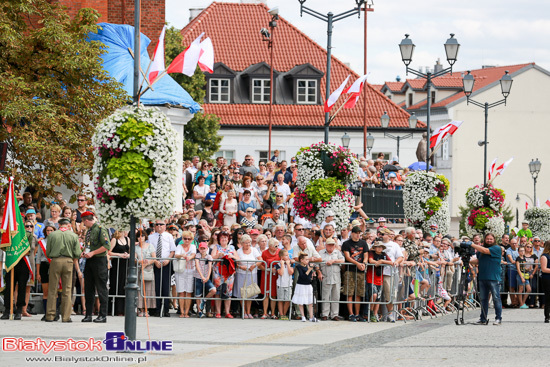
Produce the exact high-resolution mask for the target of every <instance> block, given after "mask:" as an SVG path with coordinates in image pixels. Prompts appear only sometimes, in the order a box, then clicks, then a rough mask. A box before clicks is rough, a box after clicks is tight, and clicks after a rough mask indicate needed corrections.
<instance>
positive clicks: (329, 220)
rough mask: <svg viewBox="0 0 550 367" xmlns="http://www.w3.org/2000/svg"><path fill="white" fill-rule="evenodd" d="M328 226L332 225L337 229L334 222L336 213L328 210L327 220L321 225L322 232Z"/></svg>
mask: <svg viewBox="0 0 550 367" xmlns="http://www.w3.org/2000/svg"><path fill="white" fill-rule="evenodd" d="M327 224H330V225H332V228H336V222H335V221H334V212H333V211H332V210H327V211H326V213H325V220H324V221H323V223H321V230H323V229H324V228H325V226H326V225H327Z"/></svg>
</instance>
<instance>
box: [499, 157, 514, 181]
mask: <svg viewBox="0 0 550 367" xmlns="http://www.w3.org/2000/svg"><path fill="white" fill-rule="evenodd" d="M513 160H514V157H512V158H510V159H508V160H507V161H506V162H504V163H502V164H501V165H500V166H498V167H497V168H496V174H495V177H497V176H498V175H502V174H503V173H504V171H506V168H508V166H509V165H510V163H512V161H513Z"/></svg>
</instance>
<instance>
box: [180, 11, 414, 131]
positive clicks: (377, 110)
mask: <svg viewBox="0 0 550 367" xmlns="http://www.w3.org/2000/svg"><path fill="white" fill-rule="evenodd" d="M267 10H268V7H267V6H266V5H264V4H241V3H220V2H213V3H212V4H211V5H210V6H208V7H207V8H206V9H204V10H203V11H202V12H201V13H200V14H199V15H198V16H197V17H196V18H195V19H193V20H192V21H191V22H190V23H189V24H188V25H187V26H186V27H185V28H183V29H182V31H181V34H182V36H183V45H188V44H189V43H190V42H192V41H193V40H194V39H195V38H196V37H198V36H199V34H200V33H201V32H206V36H208V37H210V38H211V39H212V43H213V45H214V54H215V61H216V62H223V63H224V64H225V65H227V66H228V67H229V68H231V69H233V70H235V71H242V70H244V69H246V68H247V67H249V66H250V65H254V64H257V63H259V62H262V61H265V62H267V63H269V60H270V57H269V50H268V47H267V43H266V42H263V41H262V36H261V35H260V29H261V28H264V27H267V26H268V24H269V21H270V20H271V16H270V15H269V14H268V13H267ZM237 20H238V21H237ZM273 39H274V67H275V70H277V71H279V72H286V71H288V70H290V69H292V68H293V67H295V66H296V65H302V64H306V63H310V64H311V65H313V66H314V67H316V68H317V69H319V70H321V71H322V72H323V73H326V59H327V54H326V50H325V49H323V48H322V47H321V46H319V45H318V44H317V43H315V42H314V41H313V40H312V39H311V38H309V37H308V36H306V35H305V34H304V33H303V32H302V31H300V30H299V29H298V28H296V27H295V26H293V25H292V24H290V23H289V22H288V21H286V20H285V19H284V18H283V17H280V19H279V20H278V22H277V27H276V28H275V31H274V37H273ZM348 74H352V78H351V81H350V82H348V85H351V83H352V82H353V81H354V79H355V78H357V77H358V75H357V74H356V73H355V72H353V70H351V69H350V68H349V67H347V66H346V65H345V64H344V63H342V62H341V61H340V60H338V59H337V58H336V57H334V56H332V69H331V87H332V88H331V89H332V90H334V89H336V88H337V87H338V85H339V84H340V83H341V82H342V81H343V80H344V79H345V78H346V76H347V75H348ZM320 90H321V93H322V96H323V99H324V97H325V96H324V91H325V78H323V79H321V86H320ZM363 93H366V99H367V109H368V110H367V126H368V127H380V116H382V115H383V114H384V111H387V112H388V114H389V115H390V117H391V122H390V126H392V127H403V128H406V127H408V118H409V114H408V113H407V112H406V111H405V110H403V109H402V108H400V107H399V106H397V105H396V104H395V103H393V102H392V101H391V100H390V99H388V98H387V97H386V96H384V95H383V94H382V93H380V91H379V89H378V88H374V87H373V86H371V85H370V84H368V83H366V84H365V87H364V88H363ZM344 101H345V98H344V96H342V97H341V99H340V100H339V101H338V103H337V105H336V106H335V107H334V109H333V111H336V109H337V108H338V107H339V106H340V104H342V103H344ZM363 105H364V95H361V97H360V98H359V101H358V102H357V105H356V106H355V108H353V109H351V110H347V109H342V110H341V112H340V113H339V114H338V116H337V117H336V118H335V119H334V121H333V122H332V123H331V126H348V127H362V126H363V121H364V117H363V116H364V112H363ZM203 108H204V110H205V112H206V113H215V114H216V115H218V116H220V118H221V124H222V125H224V126H225V125H232V126H234V125H243V126H244V125H258V126H264V125H267V124H268V110H269V106H268V105H260V104H209V103H206V104H204V105H203ZM272 121H273V126H297V127H300V126H304V127H309V126H319V127H320V126H322V125H323V122H324V112H323V106H322V105H313V106H311V105H274V108H273V120H272ZM423 126H425V124H424V123H421V122H419V124H418V127H423Z"/></svg>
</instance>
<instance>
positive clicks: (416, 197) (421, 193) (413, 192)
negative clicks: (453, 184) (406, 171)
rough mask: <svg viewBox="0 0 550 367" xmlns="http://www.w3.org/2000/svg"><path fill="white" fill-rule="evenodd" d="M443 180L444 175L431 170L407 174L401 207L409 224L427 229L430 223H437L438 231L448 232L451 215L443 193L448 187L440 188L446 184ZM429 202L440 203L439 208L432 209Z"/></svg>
mask: <svg viewBox="0 0 550 367" xmlns="http://www.w3.org/2000/svg"><path fill="white" fill-rule="evenodd" d="M444 181H446V179H445V178H444V176H442V175H437V174H436V173H433V172H424V171H418V172H414V173H412V174H410V175H409V176H407V180H406V184H405V185H404V188H403V209H404V211H405V218H407V221H408V222H409V224H411V225H413V226H415V227H420V228H422V230H424V231H428V230H429V227H430V224H437V226H438V231H439V232H440V233H444V234H446V233H448V231H449V228H450V225H451V217H450V212H449V203H448V201H447V196H446V195H445V194H444V193H445V192H448V187H446V190H442V187H444V186H445V185H448V183H446V182H444ZM447 182H448V181H447ZM438 190H439V191H438ZM431 203H440V205H439V208H437V210H434V209H433V208H431V207H430V206H429V204H431Z"/></svg>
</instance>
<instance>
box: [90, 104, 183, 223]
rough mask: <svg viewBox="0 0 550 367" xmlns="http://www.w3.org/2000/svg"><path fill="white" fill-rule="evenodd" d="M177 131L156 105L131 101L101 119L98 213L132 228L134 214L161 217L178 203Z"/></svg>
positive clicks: (97, 158)
mask: <svg viewBox="0 0 550 367" xmlns="http://www.w3.org/2000/svg"><path fill="white" fill-rule="evenodd" d="M176 137H177V132H176V131H175V130H174V129H173V128H172V125H171V124H170V121H169V120H168V118H167V117H166V116H165V115H164V114H163V113H162V112H160V110H159V109H158V108H148V107H143V106H139V107H136V106H133V107H131V108H130V109H121V110H118V111H116V112H115V113H114V114H112V115H111V116H109V117H108V118H106V119H105V120H103V121H102V122H101V123H100V124H99V126H98V127H97V128H96V132H95V134H94V136H93V138H92V144H93V146H94V157H95V161H94V168H93V177H94V178H95V179H94V186H95V192H96V199H97V200H96V203H97V205H96V209H97V213H96V214H97V216H98V217H99V219H100V220H101V222H102V223H103V224H104V225H106V226H108V227H113V228H116V229H120V230H128V229H129V227H130V216H131V215H133V216H134V217H136V218H163V217H167V216H169V215H170V214H171V212H172V211H173V208H174V205H175V203H176V200H175V198H176V151H177V138H176Z"/></svg>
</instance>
